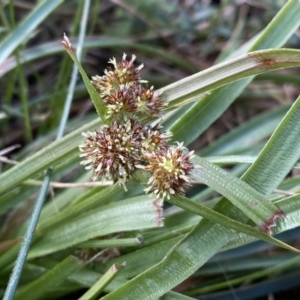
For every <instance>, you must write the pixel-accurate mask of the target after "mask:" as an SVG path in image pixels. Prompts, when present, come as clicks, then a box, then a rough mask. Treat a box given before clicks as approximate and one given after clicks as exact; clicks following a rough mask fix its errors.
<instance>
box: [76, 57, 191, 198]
mask: <svg viewBox="0 0 300 300" xmlns="http://www.w3.org/2000/svg"><path fill="white" fill-rule="evenodd" d="M135 58H136V57H135V56H134V55H133V56H132V58H131V60H129V61H127V60H126V54H124V55H123V57H122V61H121V62H120V63H117V62H116V59H115V58H113V59H111V60H110V61H109V63H111V64H112V65H113V68H109V69H108V70H105V71H104V75H103V76H98V75H97V76H94V77H92V84H93V85H94V87H95V88H96V89H97V91H98V92H99V94H100V96H101V97H102V100H103V102H104V104H105V107H106V121H107V124H106V125H103V126H102V127H101V128H100V129H99V130H97V131H95V132H87V133H83V136H84V137H85V138H86V140H85V142H84V143H83V144H82V145H80V146H79V149H80V151H81V152H82V154H81V155H80V156H81V157H84V158H85V160H84V161H82V162H81V163H82V164H83V165H85V166H86V169H91V170H92V172H93V176H92V179H93V180H96V179H97V178H100V179H103V180H113V182H114V183H119V184H121V185H122V186H123V187H124V188H125V189H126V182H127V180H128V179H129V178H130V177H131V176H132V175H133V173H134V172H135V171H136V170H137V169H138V168H142V169H144V170H146V171H148V172H150V173H151V177H150V179H149V181H148V185H149V186H148V187H147V188H146V189H145V192H147V193H148V192H152V193H153V194H156V195H158V196H162V197H167V198H169V197H170V196H172V195H176V194H178V195H184V188H185V187H187V186H189V185H190V178H189V175H190V171H191V170H192V169H193V164H192V163H191V158H192V156H193V151H192V152H188V151H187V149H186V148H185V147H183V145H182V144H180V143H178V144H177V145H172V146H170V145H168V141H169V139H170V137H171V136H172V134H171V132H168V131H167V132H161V131H160V129H161V126H160V125H155V126H152V125H149V124H145V123H144V122H141V121H139V120H140V119H141V118H142V117H147V116H148V117H149V116H151V117H159V116H161V113H162V109H163V108H164V106H165V105H166V103H165V102H163V101H162V100H161V99H160V97H159V93H158V92H157V91H155V90H154V88H153V87H150V88H148V87H145V86H143V84H144V83H146V81H144V80H142V79H141V76H140V71H141V69H142V68H143V65H140V66H139V67H137V68H136V67H134V61H135Z"/></svg>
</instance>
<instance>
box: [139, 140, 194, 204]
mask: <svg viewBox="0 0 300 300" xmlns="http://www.w3.org/2000/svg"><path fill="white" fill-rule="evenodd" d="M184 150H186V148H185V147H183V145H182V144H178V145H177V146H176V147H169V148H165V149H163V150H161V151H153V152H151V153H148V154H146V158H147V161H148V165H147V166H146V167H145V169H146V170H147V171H150V172H152V176H151V177H150V179H149V182H148V184H149V185H150V186H149V187H148V188H146V190H145V191H146V192H149V191H152V192H153V194H157V195H161V196H163V197H167V198H170V196H171V195H175V194H178V195H184V187H188V186H190V179H189V175H190V171H191V170H192V169H193V168H194V166H193V164H192V162H191V158H192V157H193V151H192V152H187V153H184V152H183V151H184Z"/></svg>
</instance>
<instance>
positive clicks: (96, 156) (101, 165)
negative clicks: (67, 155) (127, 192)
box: [79, 120, 140, 185]
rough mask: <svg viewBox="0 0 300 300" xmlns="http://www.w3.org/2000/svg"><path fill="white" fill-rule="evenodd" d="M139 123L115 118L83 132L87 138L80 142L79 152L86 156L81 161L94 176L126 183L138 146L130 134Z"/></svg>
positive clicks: (136, 157) (136, 161) (133, 165)
mask: <svg viewBox="0 0 300 300" xmlns="http://www.w3.org/2000/svg"><path fill="white" fill-rule="evenodd" d="M139 126H140V125H139V123H138V122H136V121H135V120H128V121H127V122H126V123H125V124H119V123H118V122H117V121H115V122H114V123H113V124H112V125H111V126H107V125H104V126H103V127H102V128H101V129H100V130H99V131H95V132H88V133H85V134H83V135H84V136H85V137H86V138H87V139H86V141H85V142H84V143H83V144H82V145H80V146H79V149H80V151H81V152H82V154H81V155H80V156H81V157H85V160H84V161H82V162H81V163H82V164H83V165H85V166H86V169H92V170H93V177H92V179H93V180H96V179H97V178H98V177H100V178H103V179H107V180H113V181H114V182H119V183H121V184H122V185H124V184H125V182H126V180H127V179H128V178H129V177H130V176H131V175H132V173H133V171H134V170H135V165H136V164H137V163H138V161H139V159H138V158H139V153H138V152H139V147H138V144H137V141H136V140H135V138H134V137H133V135H132V132H133V131H135V130H137V128H139Z"/></svg>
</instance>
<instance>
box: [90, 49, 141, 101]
mask: <svg viewBox="0 0 300 300" xmlns="http://www.w3.org/2000/svg"><path fill="white" fill-rule="evenodd" d="M135 59H136V56H135V55H132V57H131V60H129V61H127V60H126V54H125V53H124V54H123V57H122V61H121V62H120V63H117V61H116V59H115V58H112V59H111V60H109V63H111V64H112V65H113V67H114V69H112V68H108V69H106V70H105V71H104V76H98V75H97V76H94V77H92V84H93V85H94V86H95V88H96V89H97V90H98V91H99V92H100V95H101V96H102V97H105V96H106V95H110V94H111V93H113V92H114V91H116V90H117V89H119V87H120V86H132V85H136V84H140V83H141V82H145V81H143V80H141V76H140V71H141V69H142V68H143V65H140V66H139V67H137V68H135V67H134V61H135Z"/></svg>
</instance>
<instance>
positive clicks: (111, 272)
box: [78, 263, 126, 300]
mask: <svg viewBox="0 0 300 300" xmlns="http://www.w3.org/2000/svg"><path fill="white" fill-rule="evenodd" d="M125 265H126V264H125V263H123V264H113V265H112V266H111V267H110V268H109V269H108V270H107V272H106V273H105V274H103V275H102V276H101V277H100V278H99V280H98V281H97V282H96V283H95V284H94V285H93V286H92V287H91V288H90V289H89V290H87V291H86V292H85V293H84V294H83V295H82V296H81V297H80V298H78V300H93V299H95V298H96V297H97V296H98V295H99V294H100V293H101V292H102V291H103V289H104V288H105V287H106V286H107V285H108V284H109V283H110V282H111V281H112V280H113V279H114V278H115V277H116V276H117V275H118V274H119V273H120V271H122V270H123V268H124V267H125Z"/></svg>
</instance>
